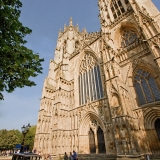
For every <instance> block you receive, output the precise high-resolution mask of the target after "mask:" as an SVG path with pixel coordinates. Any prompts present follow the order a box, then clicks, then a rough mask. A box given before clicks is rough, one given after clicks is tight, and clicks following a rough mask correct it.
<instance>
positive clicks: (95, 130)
mask: <svg viewBox="0 0 160 160" xmlns="http://www.w3.org/2000/svg"><path fill="white" fill-rule="evenodd" d="M94 138H95V146H96V154H98V153H99V149H98V138H97V128H95V129H94Z"/></svg>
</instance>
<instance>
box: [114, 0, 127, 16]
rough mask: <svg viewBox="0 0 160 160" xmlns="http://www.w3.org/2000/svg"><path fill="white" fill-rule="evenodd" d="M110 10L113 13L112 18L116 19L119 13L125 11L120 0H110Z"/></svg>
mask: <svg viewBox="0 0 160 160" xmlns="http://www.w3.org/2000/svg"><path fill="white" fill-rule="evenodd" d="M111 11H112V13H113V17H114V19H117V18H118V17H119V16H120V15H121V14H123V13H124V12H125V10H124V7H123V5H122V3H121V1H120V0H112V3H111Z"/></svg>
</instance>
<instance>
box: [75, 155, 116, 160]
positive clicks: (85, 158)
mask: <svg viewBox="0 0 160 160" xmlns="http://www.w3.org/2000/svg"><path fill="white" fill-rule="evenodd" d="M116 158H117V156H115V155H106V154H78V160H116Z"/></svg>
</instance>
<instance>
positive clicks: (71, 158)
mask: <svg viewBox="0 0 160 160" xmlns="http://www.w3.org/2000/svg"><path fill="white" fill-rule="evenodd" d="M69 160H73V156H72V152H70V156H69Z"/></svg>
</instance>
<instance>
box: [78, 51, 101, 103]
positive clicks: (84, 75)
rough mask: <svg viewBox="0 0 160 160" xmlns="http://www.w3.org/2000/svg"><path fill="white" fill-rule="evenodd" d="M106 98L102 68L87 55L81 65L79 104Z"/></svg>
mask: <svg viewBox="0 0 160 160" xmlns="http://www.w3.org/2000/svg"><path fill="white" fill-rule="evenodd" d="M103 97H104V94H103V89H102V80H101V74H100V67H99V65H98V63H97V61H96V59H95V58H94V57H93V56H91V54H90V53H87V54H86V55H85V56H84V58H83V60H82V62H81V65H80V73H79V102H80V105H83V104H85V103H86V102H87V100H89V101H94V100H98V99H101V98H103Z"/></svg>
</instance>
